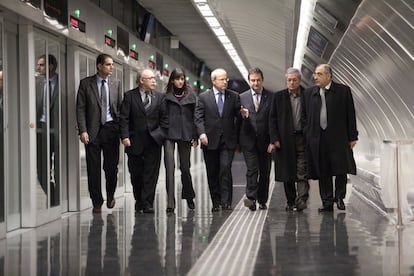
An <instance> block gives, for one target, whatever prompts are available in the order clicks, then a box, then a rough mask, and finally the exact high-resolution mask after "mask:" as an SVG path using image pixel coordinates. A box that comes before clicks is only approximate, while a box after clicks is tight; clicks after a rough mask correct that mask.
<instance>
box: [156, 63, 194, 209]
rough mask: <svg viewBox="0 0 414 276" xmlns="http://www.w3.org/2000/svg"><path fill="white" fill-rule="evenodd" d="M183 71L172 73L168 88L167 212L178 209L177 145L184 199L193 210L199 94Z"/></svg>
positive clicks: (166, 89)
mask: <svg viewBox="0 0 414 276" xmlns="http://www.w3.org/2000/svg"><path fill="white" fill-rule="evenodd" d="M185 78H186V76H185V73H184V71H183V70H182V69H180V68H176V69H174V70H173V71H172V72H171V75H170V78H169V80H168V84H167V87H166V88H165V92H166V96H165V100H166V103H167V110H168V121H169V128H168V135H167V139H166V140H165V142H164V164H165V170H166V178H167V182H166V188H167V197H168V202H167V213H172V212H174V208H175V196H174V194H175V181H174V180H175V176H174V171H175V161H174V160H175V159H174V151H175V145H177V149H178V156H179V164H180V170H181V183H182V192H181V197H182V198H183V199H186V200H187V205H188V208H190V209H194V208H195V204H194V197H195V193H194V189H193V183H192V180H191V173H190V153H191V146H193V147H196V146H197V145H198V140H197V131H196V128H195V125H194V110H195V106H196V103H197V95H196V94H195V93H194V92H193V91H192V90H191V88H190V87H189V85H188V84H187V81H186V79H185Z"/></svg>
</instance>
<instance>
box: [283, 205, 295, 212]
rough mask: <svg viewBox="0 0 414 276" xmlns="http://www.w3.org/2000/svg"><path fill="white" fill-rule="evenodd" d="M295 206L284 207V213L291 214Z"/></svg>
mask: <svg viewBox="0 0 414 276" xmlns="http://www.w3.org/2000/svg"><path fill="white" fill-rule="evenodd" d="M295 209H296V206H295V205H286V207H285V210H286V212H293V211H295Z"/></svg>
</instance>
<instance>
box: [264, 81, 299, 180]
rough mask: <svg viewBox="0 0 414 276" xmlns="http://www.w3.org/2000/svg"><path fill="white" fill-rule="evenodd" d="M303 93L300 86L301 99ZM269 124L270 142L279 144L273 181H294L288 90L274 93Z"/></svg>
mask: <svg viewBox="0 0 414 276" xmlns="http://www.w3.org/2000/svg"><path fill="white" fill-rule="evenodd" d="M303 93H304V88H303V87H302V86H301V87H300V97H301V98H302V97H303ZM269 122H270V137H271V142H272V143H273V142H275V141H279V142H280V148H279V149H276V152H275V154H274V156H275V162H276V170H275V179H276V180H277V181H283V182H287V181H295V180H296V178H297V171H296V167H297V166H296V164H297V162H296V161H297V160H296V138H295V135H296V134H295V129H294V124H293V113H292V105H291V102H290V93H289V90H288V89H284V90H281V91H278V92H276V93H275V95H274V98H273V103H272V110H271V113H270V121H269Z"/></svg>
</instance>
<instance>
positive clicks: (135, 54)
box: [129, 49, 138, 60]
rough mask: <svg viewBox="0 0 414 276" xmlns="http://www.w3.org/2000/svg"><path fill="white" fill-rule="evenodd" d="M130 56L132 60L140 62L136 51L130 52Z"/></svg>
mask: <svg viewBox="0 0 414 276" xmlns="http://www.w3.org/2000/svg"><path fill="white" fill-rule="evenodd" d="M129 56H130V57H131V58H133V59H135V60H138V52H136V51H134V50H132V49H130V50H129Z"/></svg>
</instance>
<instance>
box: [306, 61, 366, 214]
mask: <svg viewBox="0 0 414 276" xmlns="http://www.w3.org/2000/svg"><path fill="white" fill-rule="evenodd" d="M314 79H315V84H316V86H314V87H311V88H308V89H307V90H306V91H305V94H304V97H303V98H302V101H303V102H302V120H303V126H304V128H303V131H304V133H305V138H306V152H307V160H308V162H307V165H308V178H309V179H319V192H320V196H321V199H322V204H323V206H322V208H319V211H320V212H332V211H333V203H334V202H335V201H336V203H337V207H338V209H340V210H345V204H344V201H343V199H344V198H345V194H346V182H347V173H350V174H356V165H355V160H354V156H353V151H352V149H353V147H354V146H355V144H356V142H357V140H358V131H357V126H356V118H355V107H354V101H353V98H352V94H351V89H350V88H349V87H348V86H346V85H343V84H339V83H336V82H333V81H332V69H331V67H330V65H329V64H321V65H318V66H317V67H316V69H315V72H314ZM333 176H335V196H334V192H333V181H332V177H333Z"/></svg>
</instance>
